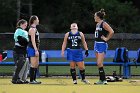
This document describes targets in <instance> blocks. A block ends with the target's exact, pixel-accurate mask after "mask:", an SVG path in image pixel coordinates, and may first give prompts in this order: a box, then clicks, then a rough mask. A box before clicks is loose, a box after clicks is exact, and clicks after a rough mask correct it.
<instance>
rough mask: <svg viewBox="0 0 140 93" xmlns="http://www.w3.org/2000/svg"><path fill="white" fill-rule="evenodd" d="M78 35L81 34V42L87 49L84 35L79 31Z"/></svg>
mask: <svg viewBox="0 0 140 93" xmlns="http://www.w3.org/2000/svg"><path fill="white" fill-rule="evenodd" d="M80 35H81V40H82V44H83V46H84V48H85V50H88V47H87V43H86V41H85V36H84V34H83V33H82V32H80Z"/></svg>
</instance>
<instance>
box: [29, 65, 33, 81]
mask: <svg viewBox="0 0 140 93" xmlns="http://www.w3.org/2000/svg"><path fill="white" fill-rule="evenodd" d="M33 80H34V68H33V67H30V82H32V81H33Z"/></svg>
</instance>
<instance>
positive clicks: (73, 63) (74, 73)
mask: <svg viewBox="0 0 140 93" xmlns="http://www.w3.org/2000/svg"><path fill="white" fill-rule="evenodd" d="M75 68H76V63H75V62H73V61H71V62H70V73H71V76H72V79H73V83H74V84H77V79H76V69H75Z"/></svg>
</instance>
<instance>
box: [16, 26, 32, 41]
mask: <svg viewBox="0 0 140 93" xmlns="http://www.w3.org/2000/svg"><path fill="white" fill-rule="evenodd" d="M18 36H22V37H24V38H26V39H27V40H28V41H29V38H28V32H27V31H25V30H23V29H21V28H17V30H16V32H15V34H14V39H15V42H17V41H18V39H17V37H18Z"/></svg>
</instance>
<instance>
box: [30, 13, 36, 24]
mask: <svg viewBox="0 0 140 93" xmlns="http://www.w3.org/2000/svg"><path fill="white" fill-rule="evenodd" d="M36 19H37V16H36V15H32V16H31V17H30V19H29V26H31V25H32V24H33V22H34V21H35V20H36Z"/></svg>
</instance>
